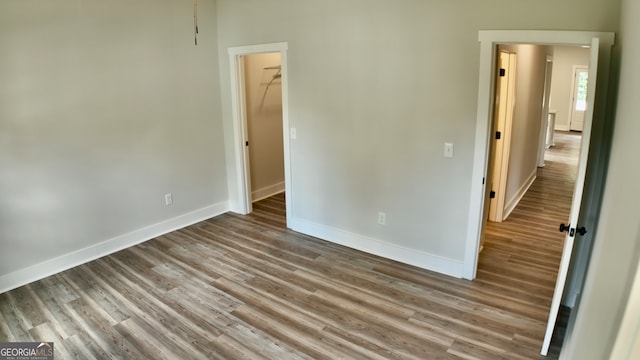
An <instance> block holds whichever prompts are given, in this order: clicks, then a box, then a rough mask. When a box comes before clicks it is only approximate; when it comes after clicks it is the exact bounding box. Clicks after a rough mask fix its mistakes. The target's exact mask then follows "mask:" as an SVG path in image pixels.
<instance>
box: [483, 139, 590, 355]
mask: <svg viewBox="0 0 640 360" xmlns="http://www.w3.org/2000/svg"><path fill="white" fill-rule="evenodd" d="M580 140H581V136H580V133H575V132H559V131H556V134H555V146H553V147H551V148H549V149H547V151H546V153H545V167H544V168H539V169H538V174H537V178H536V180H535V182H534V183H533V185H532V186H531V188H530V189H529V191H528V192H527V193H526V194H525V196H524V197H523V198H522V200H521V201H520V203H519V204H518V206H517V207H516V208H515V209H514V211H513V212H512V213H511V215H510V216H509V218H508V219H507V220H506V221H504V222H502V223H494V222H488V224H487V228H486V242H485V244H484V248H483V250H482V252H481V253H480V259H479V265H478V275H477V279H476V282H478V283H481V284H484V285H485V286H489V287H499V288H502V289H505V290H508V291H506V292H505V293H508V294H510V295H509V297H508V298H505V299H504V300H505V301H508V302H510V303H511V304H512V305H510V306H517V305H518V304H520V305H521V306H522V308H523V310H524V311H526V312H527V313H528V314H529V316H530V317H531V318H533V319H535V320H536V321H540V322H541V323H546V321H547V316H548V312H549V306H550V304H551V298H552V296H553V291H554V286H555V281H556V276H557V269H558V266H559V263H560V258H561V255H562V245H563V240H564V236H565V234H564V233H561V232H559V231H558V226H559V224H560V223H565V222H566V221H567V218H568V216H569V210H570V208H571V200H572V194H573V188H574V182H575V177H576V169H577V163H578V155H579V151H580ZM535 335H536V336H535V337H539V338H540V339H542V337H543V335H544V326H541V327H540V333H539V334H535ZM555 350H557V349H555Z"/></svg>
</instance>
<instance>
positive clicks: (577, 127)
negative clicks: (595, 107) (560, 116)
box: [569, 67, 589, 131]
mask: <svg viewBox="0 0 640 360" xmlns="http://www.w3.org/2000/svg"><path fill="white" fill-rule="evenodd" d="M588 82H589V68H587V67H576V68H574V69H573V90H572V91H573V94H572V95H571V118H570V120H569V128H570V129H571V130H574V131H582V129H584V113H585V110H586V109H587V89H588V86H587V84H588Z"/></svg>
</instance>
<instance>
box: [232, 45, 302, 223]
mask: <svg viewBox="0 0 640 360" xmlns="http://www.w3.org/2000/svg"><path fill="white" fill-rule="evenodd" d="M288 48H289V45H288V43H286V42H281V43H270V44H260V45H250V46H239V47H231V48H229V50H228V53H229V66H230V74H231V109H232V113H233V134H234V136H233V139H234V147H233V148H234V158H235V165H236V166H235V167H236V189H237V192H236V193H235V194H234V193H231V194H229V195H230V201H229V202H230V210H231V211H233V212H236V213H239V214H248V213H250V212H251V211H252V203H251V178H250V176H249V150H248V147H247V146H246V143H247V141H248V131H247V117H246V113H245V112H246V106H245V105H246V104H245V95H244V74H243V66H242V64H243V62H242V57H243V56H245V55H253V54H265V53H280V61H281V78H280V79H281V84H282V85H281V86H282V132H283V134H282V136H283V147H284V181H285V194H286V196H285V199H286V200H285V201H286V204H285V206H286V212H287V214H290V213H291V211H292V204H293V201H292V199H293V196H294V194H293V192H292V190H291V189H292V186H291V151H290V140H291V139H290V131H289V88H288V68H287V50H288ZM289 218H290V217H289V216H287V227H290V225H289Z"/></svg>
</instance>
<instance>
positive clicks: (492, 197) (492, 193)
mask: <svg viewBox="0 0 640 360" xmlns="http://www.w3.org/2000/svg"><path fill="white" fill-rule="evenodd" d="M495 197H496V192H495V191H493V190H491V192H490V193H489V199H494V198H495Z"/></svg>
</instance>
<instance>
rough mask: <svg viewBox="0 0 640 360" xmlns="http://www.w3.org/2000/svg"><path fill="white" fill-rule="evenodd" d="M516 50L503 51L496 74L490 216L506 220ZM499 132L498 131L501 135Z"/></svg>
mask: <svg viewBox="0 0 640 360" xmlns="http://www.w3.org/2000/svg"><path fill="white" fill-rule="evenodd" d="M515 84H516V54H514V53H509V52H506V51H500V57H499V68H498V74H497V78H496V103H495V119H494V129H495V134H494V139H493V144H494V145H493V159H492V165H491V169H490V171H491V177H490V178H489V179H490V182H489V184H488V185H489V190H490V193H491V197H490V198H489V220H491V221H494V222H502V220H504V202H505V193H506V189H507V173H508V170H509V150H510V147H511V124H512V122H513V108H514V104H515ZM498 134H499V135H498Z"/></svg>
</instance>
